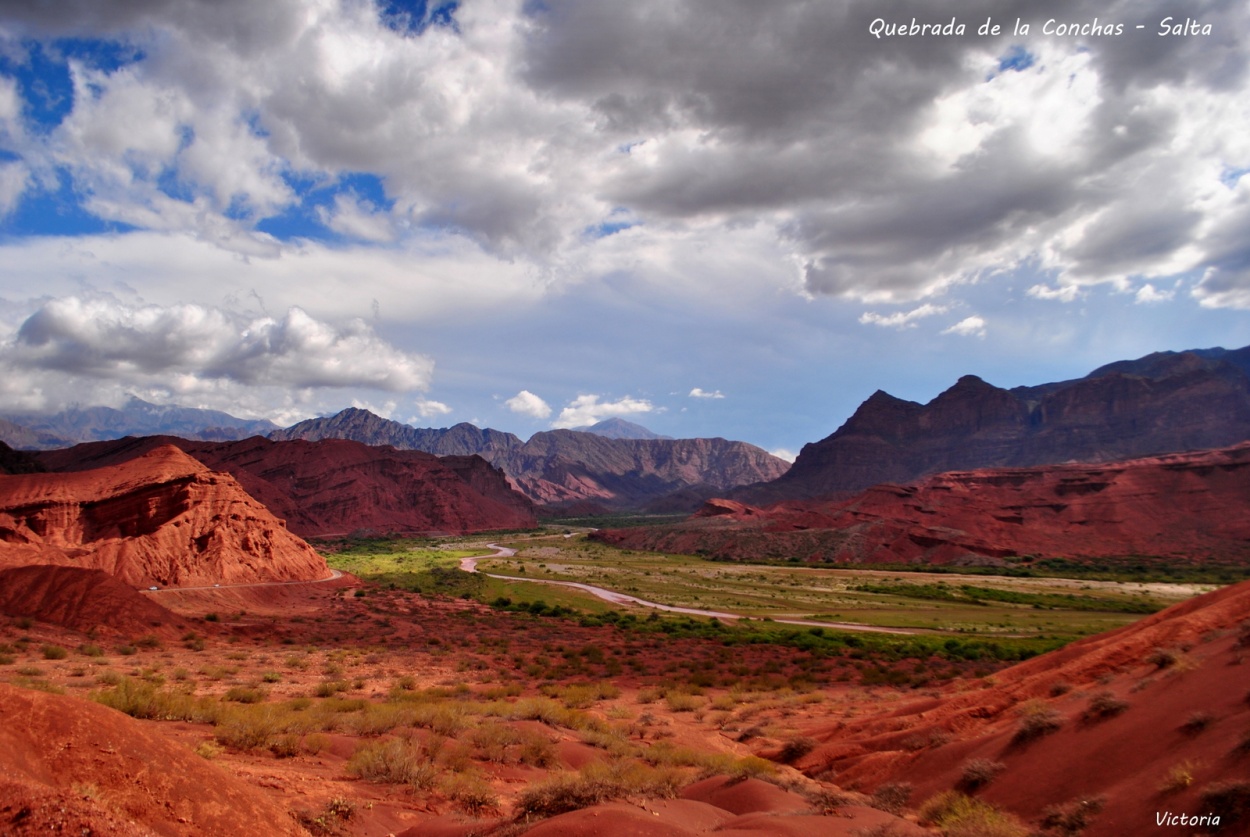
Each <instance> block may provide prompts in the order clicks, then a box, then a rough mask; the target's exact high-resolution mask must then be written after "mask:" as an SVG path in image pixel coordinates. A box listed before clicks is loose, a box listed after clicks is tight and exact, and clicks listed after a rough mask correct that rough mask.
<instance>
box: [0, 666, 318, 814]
mask: <svg viewBox="0 0 1250 837" xmlns="http://www.w3.org/2000/svg"><path fill="white" fill-rule="evenodd" d="M0 718H3V719H4V723H3V724H0V811H3V812H4V820H3V822H4V824H3V826H0V830H3V831H4V833H5V834H13V835H32V837H33V836H34V835H46V834H92V835H118V836H119V837H120V835H126V837H132V835H133V836H134V837H139V835H153V834H170V835H173V834H186V835H192V834H194V835H204V837H235V836H236V835H241V834H273V835H291V837H296V835H304V834H307V832H306V831H304V829H302V828H300V826H299V825H298V824H296V822H295V820H294V819H292V818H291V816H290V815H289V814H288V813H287V812H286V811H285V810H283V809H282V808H281V807H280V806H278V805H275V804H274V803H273V802H271V801H269V800H268V799H266V798H265V797H264V796H263V795H262V794H261V792H260V791H258V790H257V789H255V788H253V787H251V786H249V785H248V784H247V783H246V782H243V781H242V780H240V779H237V778H235V777H234V776H231V775H229V774H228V773H226V772H225V771H223V770H221V769H220V768H218V767H216V766H215V765H213V764H211V763H210V762H208V761H206V760H204V759H202V758H200V757H199V756H197V755H195V753H193V752H192V751H191V750H190V749H189V748H188V747H186V746H185V745H184V744H181V743H176V742H173V741H169V740H167V739H166V738H165V736H164V733H163V731H162V730H159V729H156V728H153V727H152V726H151V725H150V724H145V723H144V722H142V721H136V720H135V719H133V718H128V717H126V716H125V715H123V714H122V713H120V712H117V711H115V710H113V709H109V708H107V707H104V706H101V705H99V704H97V703H93V702H91V701H87V700H82V699H80V698H72V697H62V696H60V695H51V694H47V693H45V692H39V691H34V690H31V689H18V688H15V687H13V686H10V685H8V684H0ZM83 788H91V789H92V792H91V793H89V794H84V792H83Z"/></svg>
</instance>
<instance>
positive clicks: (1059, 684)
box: [1050, 680, 1072, 697]
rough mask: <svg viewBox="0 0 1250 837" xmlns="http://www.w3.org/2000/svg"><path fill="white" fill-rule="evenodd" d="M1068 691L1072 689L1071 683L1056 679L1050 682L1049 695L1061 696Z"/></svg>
mask: <svg viewBox="0 0 1250 837" xmlns="http://www.w3.org/2000/svg"><path fill="white" fill-rule="evenodd" d="M1070 691H1072V684H1071V683H1069V682H1068V681H1066V680H1056V681H1055V682H1054V683H1051V684H1050V696H1051V697H1062V696H1063V695H1066V694H1067V693H1068V692H1070Z"/></svg>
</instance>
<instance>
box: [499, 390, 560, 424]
mask: <svg viewBox="0 0 1250 837" xmlns="http://www.w3.org/2000/svg"><path fill="white" fill-rule="evenodd" d="M503 403H504V404H505V405H506V406H507V408H508V409H509V410H511V411H512V412H514V413H519V414H520V415H523V416H529V417H531V418H536V419H545V418H546V417H547V416H549V415H551V405H550V404H548V403H547V402H546V401H544V400H542V399H541V398H539V397H538V396H537V395H535V394H534V393H532V392H530V391H529V390H527V389H523V390H521V391H520V392H518V393H517V394H516V395H514V396H512V397H511V398H509V399H508V400H507V401H505V402H503Z"/></svg>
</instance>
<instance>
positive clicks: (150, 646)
mask: <svg viewBox="0 0 1250 837" xmlns="http://www.w3.org/2000/svg"><path fill="white" fill-rule="evenodd" d="M133 643H134V644H135V645H136V646H138V647H139V648H142V649H144V650H146V651H155V650H156V649H157V648H160V647H161V639H160V637H158V636H156V635H155V634H146V635H144V636H141V637H139V638H138V639H136V640H133Z"/></svg>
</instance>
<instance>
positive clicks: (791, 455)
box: [769, 448, 799, 463]
mask: <svg viewBox="0 0 1250 837" xmlns="http://www.w3.org/2000/svg"><path fill="white" fill-rule="evenodd" d="M769 453H771V454H772V455H773V456H775V457H777V458H778V459H784V460H785V461H786V462H791V463H792V462H794V460H796V459H798V458H799V457H798V454H796V453H795V452H794V451H791V450H786V449H785V448H777V449H776V450H770V451H769Z"/></svg>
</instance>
